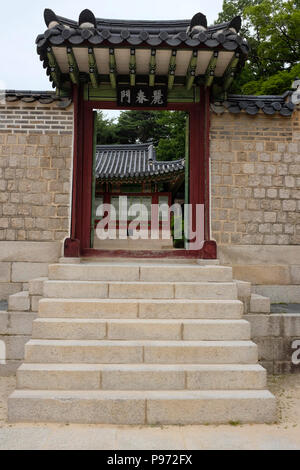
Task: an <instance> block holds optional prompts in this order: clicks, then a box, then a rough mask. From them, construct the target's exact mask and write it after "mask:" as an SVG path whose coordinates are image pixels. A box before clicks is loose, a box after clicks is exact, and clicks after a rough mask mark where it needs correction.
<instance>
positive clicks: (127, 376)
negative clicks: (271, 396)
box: [17, 364, 266, 390]
mask: <svg viewBox="0 0 300 470" xmlns="http://www.w3.org/2000/svg"><path fill="white" fill-rule="evenodd" d="M265 387H266V371H265V369H263V368H262V367H261V366H259V365H248V364H244V365H239V364H229V365H227V364H223V365H216V364H211V365H199V364H191V365H179V364H178V365H165V364H139V365H136V364H115V365H114V364H108V365H107V364H23V365H22V366H21V367H20V368H19V370H18V372H17V388H18V389H24V390H25V389H27V390H99V389H102V390H184V389H188V390H247V389H249V390H262V389H264V388H265Z"/></svg>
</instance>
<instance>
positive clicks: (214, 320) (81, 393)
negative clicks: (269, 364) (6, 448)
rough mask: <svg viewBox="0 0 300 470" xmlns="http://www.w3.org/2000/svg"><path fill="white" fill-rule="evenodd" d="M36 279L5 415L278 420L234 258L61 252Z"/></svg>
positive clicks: (128, 420) (127, 420)
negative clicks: (91, 256) (76, 258)
mask: <svg viewBox="0 0 300 470" xmlns="http://www.w3.org/2000/svg"><path fill="white" fill-rule="evenodd" d="M43 289H44V298H43V299H42V300H40V302H39V314H38V318H37V320H35V321H34V324H33V335H32V339H31V340H30V341H29V342H28V343H27V345H26V347H25V363H24V364H23V365H22V366H21V367H20V368H19V370H18V371H17V389H16V391H15V392H14V393H13V394H12V395H11V396H10V398H9V419H10V421H11V422H62V423H102V424H108V423H109V424H135V425H142V424H148V425H149V424H150V425H156V424H201V423H202V424H208V423H228V422H230V421H235V422H241V423H246V422H247V423H248V422H259V423H264V422H265V423H269V422H273V421H275V419H276V407H275V399H274V397H273V396H272V395H271V393H270V392H268V391H267V390H266V371H265V370H264V369H263V368H262V367H261V366H260V365H258V363H257V359H258V356H257V346H256V345H255V344H254V343H253V342H252V341H251V340H250V324H249V323H248V322H247V321H245V320H243V319H242V315H243V304H242V302H240V301H239V300H237V286H236V283H235V282H234V281H233V280H232V270H231V268H229V267H222V266H219V265H217V264H216V263H214V264H208V265H205V264H204V263H202V264H197V263H196V261H190V262H184V263H182V262H181V263H179V262H177V261H176V260H174V261H173V262H159V261H157V262H147V261H146V262H142V261H130V262H129V261H128V262H125V261H123V262H81V263H80V264H64V263H60V264H56V265H50V266H49V276H48V279H47V280H45V281H44V287H43Z"/></svg>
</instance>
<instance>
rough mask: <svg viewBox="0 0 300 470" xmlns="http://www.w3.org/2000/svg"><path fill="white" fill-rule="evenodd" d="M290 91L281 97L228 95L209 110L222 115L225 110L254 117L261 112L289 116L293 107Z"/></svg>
mask: <svg viewBox="0 0 300 470" xmlns="http://www.w3.org/2000/svg"><path fill="white" fill-rule="evenodd" d="M290 95H291V92H290V91H287V92H286V93H284V94H283V95H281V96H278V95H261V96H255V95H230V94H229V95H228V97H227V100H225V101H215V102H214V103H213V104H212V105H211V109H212V110H213V111H214V112H215V113H217V114H222V113H224V112H225V111H226V109H227V110H228V111H229V112H230V113H234V114H238V113H240V112H242V111H245V112H246V113H247V114H250V115H255V114H258V113H259V111H263V112H264V113H265V114H267V115H273V114H275V113H279V114H281V115H282V116H286V117H288V116H291V115H292V113H293V110H294V109H295V105H294V104H293V103H292V102H291V101H290V99H289V97H290Z"/></svg>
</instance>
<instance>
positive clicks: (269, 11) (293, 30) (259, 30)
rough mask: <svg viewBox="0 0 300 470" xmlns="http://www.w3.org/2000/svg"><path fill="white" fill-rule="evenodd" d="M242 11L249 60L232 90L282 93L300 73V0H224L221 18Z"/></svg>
mask: <svg viewBox="0 0 300 470" xmlns="http://www.w3.org/2000/svg"><path fill="white" fill-rule="evenodd" d="M235 15H241V16H242V19H243V27H242V31H241V35H242V36H244V37H246V38H247V39H248V42H249V45H250V47H251V52H250V54H249V60H248V61H247V63H246V65H245V67H244V69H243V71H242V72H241V73H240V75H239V77H237V79H236V80H235V82H234V84H233V87H232V90H231V91H232V92H235V93H244V94H247V93H251V94H281V93H282V92H283V91H286V90H287V89H289V88H290V86H291V83H292V81H293V80H294V79H295V78H296V77H297V75H299V67H298V66H299V57H300V0H286V1H282V0H224V2H223V11H222V12H221V13H220V14H219V17H218V20H217V22H218V23H219V22H223V21H229V20H231V19H232V18H233V17H234V16H235Z"/></svg>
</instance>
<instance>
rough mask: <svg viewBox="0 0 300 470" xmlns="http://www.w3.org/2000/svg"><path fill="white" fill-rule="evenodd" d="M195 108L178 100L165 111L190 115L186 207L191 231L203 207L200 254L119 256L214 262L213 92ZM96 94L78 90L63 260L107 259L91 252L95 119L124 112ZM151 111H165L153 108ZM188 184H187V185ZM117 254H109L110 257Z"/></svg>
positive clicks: (203, 94)
mask: <svg viewBox="0 0 300 470" xmlns="http://www.w3.org/2000/svg"><path fill="white" fill-rule="evenodd" d="M198 91H199V93H198V97H197V98H196V99H195V100H194V101H196V102H181V100H180V99H179V100H178V101H175V100H174V98H173V100H174V101H173V102H169V103H168V104H167V105H166V106H165V107H164V108H163V109H166V110H175V111H186V112H188V115H189V120H188V121H189V126H188V141H189V148H188V150H189V151H188V152H187V154H189V155H188V162H187V167H188V171H189V178H186V188H188V192H187V195H188V198H186V201H185V202H186V203H187V202H188V203H189V204H190V205H191V206H192V214H191V215H192V217H191V220H192V221H191V227H190V228H191V230H193V231H195V229H196V226H195V221H196V205H197V204H202V205H204V207H205V217H204V225H205V228H204V234H205V243H204V245H203V248H202V249H201V250H187V249H185V250H176V252H171V251H165V252H160V253H159V254H158V253H151V252H146V253H144V252H130V253H127V252H126V253H120V252H119V251H118V252H116V253H115V255H116V256H122V255H123V256H128V255H129V256H136V257H151V256H154V257H157V256H159V257H187V258H191V257H193V258H194V257H198V258H215V257H216V244H215V242H213V241H211V240H210V225H209V142H208V138H209V90H208V89H206V88H205V87H204V86H202V87H199V90H198ZM97 98H98V96H97V93H95V92H94V94H93V93H92V92H91V90H88V92H87V90H86V88H84V87H82V86H75V87H74V104H75V113H74V115H75V145H74V166H73V168H74V170H73V206H72V232H71V237H70V239H68V240H66V243H65V256H74V255H76V256H79V255H80V254H81V255H84V256H107V253H105V252H104V250H93V249H92V248H91V235H92V232H93V224H92V223H91V211H92V207H93V191H94V187H93V181H94V178H93V162H94V157H93V155H94V146H95V141H94V117H93V111H94V110H95V109H108V110H117V109H120V108H119V107H118V105H117V103H116V102H115V101H99V99H97ZM122 109H139V110H149V107H145V106H139V107H138V108H133V107H129V106H128V107H127V106H124V107H122ZM151 109H152V110H161V109H162V108H161V107H156V106H153V107H151ZM188 182H189V184H188ZM112 255H113V253H112V252H110V256H112Z"/></svg>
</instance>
